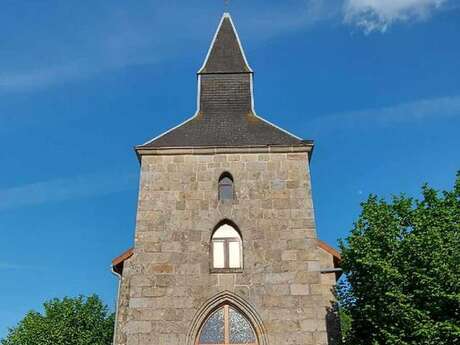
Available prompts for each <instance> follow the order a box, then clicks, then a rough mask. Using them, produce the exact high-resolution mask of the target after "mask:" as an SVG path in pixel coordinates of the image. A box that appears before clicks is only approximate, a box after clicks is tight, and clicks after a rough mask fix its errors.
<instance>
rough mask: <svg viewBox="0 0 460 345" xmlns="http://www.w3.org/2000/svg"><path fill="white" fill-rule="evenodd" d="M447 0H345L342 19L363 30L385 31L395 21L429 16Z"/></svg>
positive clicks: (415, 19)
mask: <svg viewBox="0 0 460 345" xmlns="http://www.w3.org/2000/svg"><path fill="white" fill-rule="evenodd" d="M447 1H448V0H345V3H344V21H345V22H346V23H348V24H353V25H356V26H358V27H360V28H362V29H364V31H365V32H367V33H369V32H372V31H380V32H385V31H386V30H387V29H388V27H389V26H391V25H392V24H394V23H397V22H408V21H419V20H424V19H427V18H429V17H430V16H431V15H432V13H433V12H435V11H436V10H438V9H440V8H441V7H442V6H443V5H445V4H446V3H447Z"/></svg>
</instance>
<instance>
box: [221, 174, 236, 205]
mask: <svg viewBox="0 0 460 345" xmlns="http://www.w3.org/2000/svg"><path fill="white" fill-rule="evenodd" d="M233 197H234V188H233V178H232V175H230V174H229V173H223V174H222V176H221V177H220V179H219V200H221V201H225V200H233Z"/></svg>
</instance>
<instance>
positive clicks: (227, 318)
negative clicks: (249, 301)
mask: <svg viewBox="0 0 460 345" xmlns="http://www.w3.org/2000/svg"><path fill="white" fill-rule="evenodd" d="M201 344H204V345H206V344H208V345H210V344H213V345H221V344H223V345H229V344H232V345H243V344H244V345H257V339H256V335H255V333H254V329H253V328H252V326H251V324H250V322H249V320H248V319H247V318H246V317H244V316H243V315H242V314H241V313H240V312H239V311H237V310H236V309H234V308H232V307H230V306H228V305H224V306H223V307H221V308H220V309H218V310H217V311H215V312H214V313H213V314H211V316H210V317H209V318H208V319H207V320H206V321H205V323H204V324H203V326H202V328H201V331H200V334H199V336H198V340H197V343H196V345H201Z"/></svg>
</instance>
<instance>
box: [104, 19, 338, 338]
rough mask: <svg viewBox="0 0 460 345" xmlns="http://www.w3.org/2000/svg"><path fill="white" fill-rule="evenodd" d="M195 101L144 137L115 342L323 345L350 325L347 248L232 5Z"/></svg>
mask: <svg viewBox="0 0 460 345" xmlns="http://www.w3.org/2000/svg"><path fill="white" fill-rule="evenodd" d="M197 79H198V91H197V93H198V95H197V109H196V112H195V114H194V115H193V116H192V117H191V118H189V119H187V120H185V121H184V122H183V123H181V124H179V125H177V126H176V127H174V128H172V129H170V130H168V131H166V132H164V133H162V134H160V135H158V136H156V137H155V138H153V139H151V140H149V141H147V142H146V143H144V144H142V145H139V146H136V147H135V151H136V154H137V157H138V159H139V162H140V166H141V169H140V184H139V186H140V187H139V197H138V207H137V218H136V229H135V240H134V246H133V248H132V249H130V250H128V251H126V252H125V253H123V254H122V255H120V256H119V257H117V258H115V259H114V260H113V262H112V271H113V272H114V274H116V275H117V276H118V278H119V287H118V301H117V311H116V322H115V335H114V344H115V345H221V344H222V345H227V344H233V345H243V344H245V345H326V344H329V345H331V344H335V343H336V342H337V340H338V337H339V334H340V329H339V324H338V317H337V313H336V309H335V305H334V296H333V293H332V290H333V287H334V286H335V284H336V280H337V279H338V277H339V276H340V268H339V266H340V255H339V253H338V252H337V251H336V250H334V249H333V248H332V247H330V246H329V245H327V244H326V243H324V242H322V241H320V240H319V239H318V238H317V234H316V228H315V218H314V207H313V201H312V193H311V180H310V170H309V167H310V161H311V158H312V153H313V146H314V145H313V141H312V140H304V139H302V138H299V137H298V136H296V135H294V134H292V133H289V132H288V131H286V130H283V129H281V128H279V127H277V126H276V125H274V124H273V123H270V122H269V121H267V120H265V119H263V118H262V117H261V116H259V115H257V114H256V112H255V110H254V93H253V83H254V80H253V70H252V68H251V67H250V65H249V63H248V61H247V59H246V56H245V54H244V50H243V47H242V45H241V42H240V39H239V36H238V33H237V31H236V28H235V25H234V23H233V20H232V18H231V16H230V14H228V13H224V15H223V16H222V18H221V20H220V23H219V25H218V28H217V31H216V33H215V35H214V38H213V40H212V43H211V46H210V48H209V51H208V53H207V56H206V58H205V60H204V63H203V66H202V67H201V68H200V69H199V70H198V73H197Z"/></svg>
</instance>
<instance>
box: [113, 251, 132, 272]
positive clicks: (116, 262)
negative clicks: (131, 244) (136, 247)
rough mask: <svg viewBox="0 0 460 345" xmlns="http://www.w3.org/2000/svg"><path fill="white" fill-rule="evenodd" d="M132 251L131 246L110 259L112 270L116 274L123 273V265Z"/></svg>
mask: <svg viewBox="0 0 460 345" xmlns="http://www.w3.org/2000/svg"><path fill="white" fill-rule="evenodd" d="M133 254H134V251H133V248H130V249H128V250H127V251H125V252H124V253H123V254H121V255H119V256H117V257H116V258H115V259H113V260H112V270H113V271H114V272H115V273H117V274H120V275H121V274H122V273H123V266H124V263H125V261H126V260H128V259H129V258H130V257H131V256H133Z"/></svg>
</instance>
